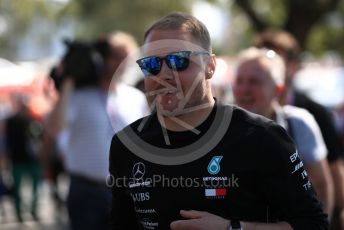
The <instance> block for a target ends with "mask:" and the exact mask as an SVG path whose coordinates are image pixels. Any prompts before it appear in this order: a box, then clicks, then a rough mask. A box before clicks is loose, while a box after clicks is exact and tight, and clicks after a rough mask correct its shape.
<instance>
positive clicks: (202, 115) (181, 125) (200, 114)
mask: <svg viewBox="0 0 344 230" xmlns="http://www.w3.org/2000/svg"><path fill="white" fill-rule="evenodd" d="M214 105H215V100H214V98H210V99H209V100H207V101H206V102H203V103H202V104H201V105H199V108H197V109H195V110H194V111H190V112H186V113H184V114H180V115H178V116H164V115H162V114H160V113H159V112H158V119H159V122H160V124H161V125H162V126H163V127H165V128H166V129H168V130H171V131H177V132H178V131H187V130H191V129H194V128H196V127H197V126H199V125H200V124H202V123H203V122H204V121H205V120H206V119H207V118H208V116H209V115H210V113H211V111H212V110H213V108H214Z"/></svg>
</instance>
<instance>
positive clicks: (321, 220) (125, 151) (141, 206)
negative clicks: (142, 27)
mask: <svg viewBox="0 0 344 230" xmlns="http://www.w3.org/2000/svg"><path fill="white" fill-rule="evenodd" d="M144 41H145V45H144V47H143V53H144V57H143V58H141V59H139V60H137V63H138V65H139V66H140V68H141V70H142V72H143V73H144V75H145V90H146V95H147V98H148V101H149V103H150V104H151V105H152V107H154V108H155V109H154V112H153V113H152V115H150V116H148V117H144V118H142V119H140V120H138V121H136V122H134V123H132V124H131V125H130V126H128V127H126V128H125V129H123V130H122V131H120V132H119V133H117V134H116V135H115V136H114V138H113V140H112V144H111V149H110V173H111V175H110V176H109V181H108V183H109V185H110V186H111V187H112V194H113V205H112V222H113V229H173V230H182V229H207V230H211V229H214V230H218V229H223V230H225V229H240V227H239V228H237V227H238V225H240V224H241V227H242V229H245V230H247V229H255V230H259V229H264V230H272V229H279V230H280V229H300V230H301V229H302V230H305V229H306V230H307V229H312V230H314V229H328V223H327V219H326V218H327V216H326V214H324V213H323V211H322V207H321V205H320V203H319V202H318V200H317V199H316V196H315V194H314V191H313V188H312V185H311V184H310V182H309V180H308V177H307V173H306V171H305V170H304V168H303V163H302V162H301V161H300V159H299V157H298V153H297V151H296V150H295V146H294V144H293V143H292V141H291V140H290V138H289V137H288V135H287V134H286V132H285V131H284V129H283V128H281V127H280V126H277V125H276V124H275V123H273V122H272V121H270V120H267V119H265V118H263V117H261V116H258V115H254V114H251V113H249V112H247V111H244V110H242V109H240V108H237V107H234V106H229V105H222V104H221V103H219V102H217V101H216V99H214V98H213V96H212V92H211V85H210V79H211V77H212V75H213V73H214V71H215V67H216V62H215V56H214V55H213V54H212V53H211V46H210V38H209V33H208V31H207V29H206V27H205V26H204V25H203V24H202V23H201V22H199V21H198V20H197V19H196V18H194V17H192V16H189V15H186V14H182V13H172V14H169V15H167V16H165V17H163V18H161V19H160V20H158V21H157V22H155V23H154V24H153V25H152V26H151V27H150V28H149V29H148V30H147V31H146V33H145V37H144ZM196 210H197V211H196Z"/></svg>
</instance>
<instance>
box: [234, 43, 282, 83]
mask: <svg viewBox="0 0 344 230" xmlns="http://www.w3.org/2000/svg"><path fill="white" fill-rule="evenodd" d="M254 60H257V61H258V60H264V61H266V62H267V64H268V71H269V73H270V77H271V79H272V80H273V81H274V83H275V84H276V85H277V86H284V79H285V71H286V68H285V64H284V61H283V59H282V57H281V56H280V55H278V54H277V53H276V52H275V51H273V50H268V49H265V48H260V49H259V48H256V47H250V48H248V49H245V50H243V51H241V52H240V54H239V56H238V66H241V65H242V64H243V63H244V62H249V61H254Z"/></svg>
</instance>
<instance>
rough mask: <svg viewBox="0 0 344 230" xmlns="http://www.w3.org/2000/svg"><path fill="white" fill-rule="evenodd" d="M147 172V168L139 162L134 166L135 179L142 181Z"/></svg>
mask: <svg viewBox="0 0 344 230" xmlns="http://www.w3.org/2000/svg"><path fill="white" fill-rule="evenodd" d="M145 172H146V166H145V165H144V164H143V163H142V162H137V163H136V164H134V166H133V171H132V173H133V177H134V178H135V179H136V180H139V179H142V177H143V176H144V175H145Z"/></svg>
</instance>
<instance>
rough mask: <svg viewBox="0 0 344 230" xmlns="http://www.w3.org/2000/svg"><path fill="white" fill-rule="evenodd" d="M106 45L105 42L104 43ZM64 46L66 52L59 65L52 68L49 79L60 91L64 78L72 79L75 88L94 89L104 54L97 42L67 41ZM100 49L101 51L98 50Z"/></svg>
mask: <svg viewBox="0 0 344 230" xmlns="http://www.w3.org/2000/svg"><path fill="white" fill-rule="evenodd" d="M105 43H106V42H105ZM64 44H65V45H66V47H67V50H66V52H65V54H64V56H63V58H62V60H61V61H60V63H59V64H58V65H57V66H55V67H53V68H52V70H51V72H50V77H51V78H52V80H53V81H54V83H55V87H56V89H57V90H60V88H61V85H62V82H63V81H64V80H65V79H66V78H72V79H73V80H74V82H75V87H76V88H83V87H92V86H93V87H95V86H97V85H98V83H99V79H100V76H101V74H102V71H103V69H104V55H103V54H102V52H104V51H103V50H102V49H106V48H107V47H105V48H104V47H103V46H102V45H99V42H92V43H91V42H84V41H78V40H75V41H69V40H65V41H64ZM100 48H102V49H100Z"/></svg>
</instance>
